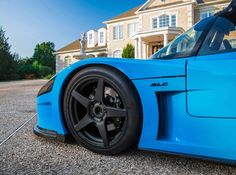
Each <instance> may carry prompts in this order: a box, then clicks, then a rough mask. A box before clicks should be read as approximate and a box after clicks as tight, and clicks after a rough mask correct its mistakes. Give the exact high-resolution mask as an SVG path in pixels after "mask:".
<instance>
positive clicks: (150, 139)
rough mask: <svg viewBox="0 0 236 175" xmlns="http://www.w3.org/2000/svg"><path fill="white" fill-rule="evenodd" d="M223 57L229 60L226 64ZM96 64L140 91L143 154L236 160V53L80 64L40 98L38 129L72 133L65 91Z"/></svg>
mask: <svg viewBox="0 0 236 175" xmlns="http://www.w3.org/2000/svg"><path fill="white" fill-rule="evenodd" d="M223 57H224V58H225V57H228V58H229V59H227V60H225V61H222V60H223V59H222V58H223ZM210 60H214V61H210ZM91 65H107V66H111V67H114V68H116V69H118V70H119V71H121V72H123V73H124V74H125V75H126V76H127V77H128V78H129V79H130V80H131V81H132V82H133V84H134V85H135V87H136V88H137V91H138V93H139V96H140V98H141V102H142V109H143V126H142V133H141V137H140V141H139V148H140V149H145V150H156V151H163V152H171V153H181V154H187V155H193V156H199V157H209V158H214V159H224V160H230V161H234V160H236V140H235V139H234V135H235V132H234V130H235V128H236V119H235V116H236V115H235V113H236V108H234V99H235V94H236V91H234V87H236V86H235V85H236V79H235V76H236V70H235V69H234V68H235V67H236V53H225V54H219V55H211V56H203V57H192V58H188V59H176V60H166V61H159V60H150V61H143V60H128V59H122V60H121V59H107V58H106V59H105V58H98V59H88V60H86V61H80V62H77V63H76V64H73V65H71V66H70V67H69V68H66V69H64V70H63V71H62V72H61V73H59V74H58V75H57V77H56V79H55V82H54V86H53V89H52V91H51V92H50V93H47V94H44V95H41V96H39V97H38V99H37V103H38V108H37V111H38V116H39V118H38V126H40V127H41V128H45V129H48V130H53V131H56V132H57V133H58V134H62V135H65V134H67V130H66V128H65V125H64V121H63V118H62V111H61V98H62V91H63V86H64V85H65V83H66V79H67V77H69V76H70V75H71V74H72V73H73V72H74V71H76V70H78V68H80V67H82V68H83V67H84V66H91ZM131 65H132V66H131ZM209 65H210V66H209ZM215 81H217V82H215ZM213 82H215V83H217V84H215V83H213ZM155 83H161V84H162V83H168V86H155ZM153 84H154V86H152V85H153ZM221 92H222V93H223V94H224V95H221ZM208 94H209V97H208ZM159 95H161V98H162V99H161V100H162V101H163V102H164V105H163V107H162V111H160V105H159V101H158V100H160V99H159V98H158V97H159ZM225 95H226V96H225ZM217 96H218V98H220V99H219V100H218V99H217ZM221 98H222V99H221ZM215 105H216V106H217V108H216V106H215ZM221 105H223V106H221ZM224 107H225V108H224ZM224 109H227V110H224ZM217 114H218V115H217Z"/></svg>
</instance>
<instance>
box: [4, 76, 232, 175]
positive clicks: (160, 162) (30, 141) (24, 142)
mask: <svg viewBox="0 0 236 175" xmlns="http://www.w3.org/2000/svg"><path fill="white" fill-rule="evenodd" d="M44 83H45V81H44V80H34V81H17V82H4V83H0V144H1V143H2V141H3V140H5V139H6V138H7V137H8V136H9V135H11V134H12V133H15V134H13V136H12V137H11V138H10V139H9V140H7V141H6V142H4V143H3V144H2V145H0V174H27V175H28V174H76V175H78V174H179V175H185V174H207V175H208V174H212V175H216V174H220V175H226V174H236V167H233V166H228V165H222V164H216V163H212V162H208V161H202V160H197V159H190V158H183V157H179V156H170V155H165V154H161V153H154V152H146V151H138V150H131V151H129V152H126V153H124V154H121V155H118V156H102V155H98V154H94V153H91V152H89V151H87V150H86V149H84V148H82V147H81V146H78V145H76V144H74V143H67V144H65V143H59V142H54V141H48V140H46V139H43V138H39V137H37V136H35V135H34V134H33V133H32V128H33V125H34V124H35V123H36V120H37V119H36V118H33V119H32V120H29V119H30V118H31V117H32V116H34V114H35V97H36V94H37V91H38V90H39V88H40V86H42V85H43V84H44ZM26 121H29V122H27V123H26V125H24V126H23V127H22V128H21V129H20V130H17V129H18V128H19V127H20V126H21V125H22V124H23V123H25V122H26ZM16 130H17V132H15V131H16Z"/></svg>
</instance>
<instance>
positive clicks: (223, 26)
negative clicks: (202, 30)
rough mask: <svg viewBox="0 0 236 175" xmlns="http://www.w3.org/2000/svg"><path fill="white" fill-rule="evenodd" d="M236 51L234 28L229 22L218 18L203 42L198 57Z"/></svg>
mask: <svg viewBox="0 0 236 175" xmlns="http://www.w3.org/2000/svg"><path fill="white" fill-rule="evenodd" d="M232 51H236V26H235V24H234V23H233V22H231V21H230V20H228V19H226V18H223V17H218V19H217V20H216V22H215V24H214V25H213V27H212V28H211V30H210V32H209V33H208V36H207V37H206V40H205V41H204V43H203V45H202V47H201V49H200V52H199V55H209V54H216V53H224V52H232Z"/></svg>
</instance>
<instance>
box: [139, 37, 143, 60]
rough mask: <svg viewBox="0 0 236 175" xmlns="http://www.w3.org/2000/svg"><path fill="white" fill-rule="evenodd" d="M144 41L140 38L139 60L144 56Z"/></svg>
mask: <svg viewBox="0 0 236 175" xmlns="http://www.w3.org/2000/svg"><path fill="white" fill-rule="evenodd" d="M142 44H143V41H142V38H141V37H139V39H138V58H142V56H143V45H142Z"/></svg>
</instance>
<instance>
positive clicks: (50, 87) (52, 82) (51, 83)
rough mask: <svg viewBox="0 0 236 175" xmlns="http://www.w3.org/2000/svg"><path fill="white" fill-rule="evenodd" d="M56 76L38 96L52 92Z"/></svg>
mask: <svg viewBox="0 0 236 175" xmlns="http://www.w3.org/2000/svg"><path fill="white" fill-rule="evenodd" d="M55 78H56V76H54V77H53V78H51V79H50V80H49V81H48V82H47V83H46V84H45V85H44V86H43V87H42V88H41V89H40V90H39V93H38V96H40V95H43V94H46V93H48V92H50V91H51V90H52V87H53V84H54V81H55Z"/></svg>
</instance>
